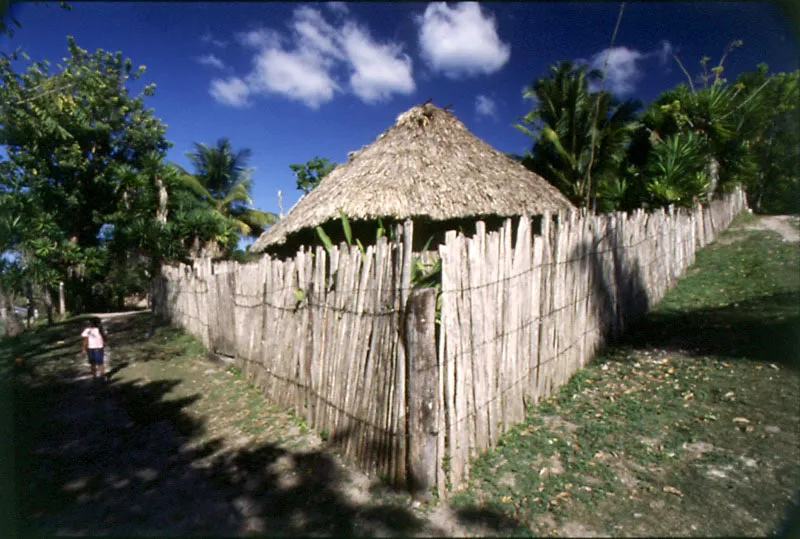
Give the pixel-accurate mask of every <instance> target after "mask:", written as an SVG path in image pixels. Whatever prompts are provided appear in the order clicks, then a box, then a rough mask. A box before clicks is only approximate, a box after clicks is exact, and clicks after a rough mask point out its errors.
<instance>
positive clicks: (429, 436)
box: [154, 191, 746, 495]
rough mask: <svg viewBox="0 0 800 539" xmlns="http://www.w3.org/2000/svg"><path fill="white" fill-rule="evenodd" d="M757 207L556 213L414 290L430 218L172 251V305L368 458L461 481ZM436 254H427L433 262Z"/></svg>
mask: <svg viewBox="0 0 800 539" xmlns="http://www.w3.org/2000/svg"><path fill="white" fill-rule="evenodd" d="M745 208H746V202H745V198H744V194H743V192H742V191H735V192H733V193H731V194H729V195H727V196H726V197H724V198H723V199H721V200H717V201H714V202H712V204H711V205H710V206H709V207H706V208H703V207H700V206H698V207H696V208H694V209H693V210H692V211H691V212H689V211H685V210H678V211H675V210H672V209H670V210H661V211H656V212H653V213H649V214H648V213H646V212H644V211H641V210H637V211H634V212H632V213H631V214H625V213H615V214H609V215H598V216H585V215H583V216H582V215H578V214H575V213H573V214H558V215H555V216H551V215H549V214H545V215H544V216H543V220H542V227H541V233H540V234H534V224H533V221H532V219H530V218H529V217H522V218H519V219H518V223H517V226H516V232H515V233H514V232H513V230H514V229H513V227H512V220H510V219H509V220H507V221H506V222H505V223H504V225H503V226H502V228H500V229H499V230H497V231H493V232H487V231H486V227H485V224H484V223H483V222H478V223H477V226H476V233H475V234H474V235H472V236H471V237H466V236H464V235H463V234H461V233H457V232H455V231H450V232H448V233H447V234H446V239H445V242H444V244H442V245H440V246H439V252H438V257H440V258H441V261H442V280H441V286H442V288H441V304H442V306H441V323H440V325H439V328H438V333H439V336H438V342H436V333H437V332H436V330H435V329H434V328H435V326H434V318H435V304H436V297H435V292H434V291H433V290H417V291H414V290H412V286H411V282H410V279H411V277H410V276H411V265H412V257H413V256H414V253H412V250H411V245H412V237H413V224H412V223H411V222H410V221H408V222H407V223H406V224H405V225H403V226H402V227H398V228H397V229H396V231H395V238H397V240H395V241H394V242H391V243H390V242H388V241H387V240H386V239H385V238H382V239H381V240H380V241H379V242H378V243H377V244H376V245H374V246H370V247H368V248H367V249H366V252H365V253H362V252H361V251H360V250H359V249H357V248H355V247H348V246H346V245H344V244H342V245H340V246H338V247H335V248H333V249H332V250H331V252H330V253H328V252H326V251H325V250H324V249H322V248H317V249H316V250H315V251H314V252H313V253H312V252H311V251H310V250H306V249H303V248H301V249H300V250H299V251H298V253H297V255H296V256H295V257H294V258H291V259H287V260H277V259H274V258H272V257H270V256H264V257H263V258H261V259H260V260H259V261H258V262H257V263H249V264H237V263H234V262H217V263H214V264H212V263H210V262H209V261H200V262H196V263H195V264H194V265H193V266H185V265H179V266H167V267H164V268H163V271H162V275H161V278H160V279H159V281H158V282H157V283H156V286H155V289H154V290H155V293H154V296H155V298H154V299H155V302H154V304H155V308H156V311H157V313H159V314H161V315H162V316H164V317H166V318H168V319H170V320H171V321H172V322H173V323H174V324H176V325H178V326H180V327H183V328H184V329H186V331H187V332H189V333H191V334H192V335H195V336H197V337H198V338H200V339H201V340H202V341H203V343H204V344H205V345H206V346H208V347H209V348H210V349H211V350H213V351H216V352H218V353H222V354H226V355H230V356H235V357H236V359H237V362H238V363H239V365H241V367H242V370H243V372H244V373H245V375H246V376H247V377H248V379H250V380H252V381H253V382H255V383H256V384H257V385H258V386H259V387H260V388H261V389H262V391H263V392H264V394H265V396H266V398H267V399H268V400H270V401H271V402H273V403H275V404H278V405H283V406H286V407H288V408H293V409H294V410H295V411H296V413H298V414H300V415H303V416H304V417H305V418H306V420H307V422H308V424H309V426H311V427H312V428H314V429H316V430H317V431H319V432H327V433H328V435H329V439H330V441H331V442H332V443H334V444H336V445H337V446H338V447H339V448H340V449H341V450H342V451H343V453H344V454H345V455H346V456H347V457H349V458H350V459H351V460H353V461H354V462H356V463H357V464H358V465H360V466H361V467H362V469H364V470H365V471H367V472H369V473H372V474H376V475H380V476H383V477H385V478H387V479H389V480H390V481H391V482H393V483H395V484H397V485H406V486H408V487H410V488H412V489H413V488H416V489H429V488H435V489H436V490H438V492H439V493H440V495H446V491H447V487H448V486H450V487H454V488H458V487H460V486H463V485H465V484H466V482H467V480H468V478H469V460H470V458H472V457H474V456H475V455H477V454H478V453H479V452H482V451H484V450H486V449H489V448H491V447H493V446H494V445H495V444H496V442H497V440H498V438H499V437H500V436H501V435H502V434H503V433H504V432H505V431H506V430H507V429H508V428H509V427H511V426H513V425H514V424H516V423H518V422H520V421H522V420H523V419H524V415H525V410H526V406H527V405H528V404H529V403H534V402H537V401H538V400H540V399H542V398H543V397H546V396H548V395H550V394H552V393H553V391H554V390H555V389H557V388H558V387H559V386H560V385H561V384H563V383H564V382H566V381H567V380H568V379H569V377H570V376H571V375H572V374H573V373H574V372H575V371H576V370H577V369H579V368H580V367H582V366H583V365H585V364H586V363H587V362H588V361H589V360H590V359H591V358H592V357H593V356H594V354H595V352H596V351H597V350H598V348H599V347H600V346H601V345H602V344H603V342H604V339H605V338H606V336H608V335H609V334H619V333H620V332H622V331H624V329H625V328H626V327H627V326H628V325H629V324H630V323H631V322H632V321H633V320H635V319H636V318H638V317H639V316H641V315H642V314H643V313H644V312H646V311H647V310H648V309H649V308H650V307H651V306H652V305H654V304H655V303H656V302H657V301H658V300H659V299H660V298H661V297H662V296H663V294H664V293H665V292H666V291H667V290H668V289H669V288H670V287H671V286H672V285H673V284H674V283H675V280H676V279H677V278H678V277H680V275H682V273H683V272H684V271H685V269H686V267H687V266H689V265H690V264H691V263H692V262H693V261H694V255H695V251H696V250H697V248H699V247H702V246H704V245H706V244H707V243H709V242H711V241H713V240H714V239H715V238H716V234H717V232H718V231H719V230H722V229H724V228H725V227H727V226H728V224H729V223H730V221H731V220H732V219H733V217H734V216H735V215H736V214H738V213H739V212H740V211H742V210H743V209H745ZM436 258H437V253H424V254H422V255H420V256H419V259H420V260H421V261H422V262H423V264H428V265H429V264H430V263H432V261H433V260H434V259H436Z"/></svg>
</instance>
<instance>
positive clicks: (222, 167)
mask: <svg viewBox="0 0 800 539" xmlns="http://www.w3.org/2000/svg"><path fill="white" fill-rule="evenodd" d="M250 155H251V153H250V150H249V149H247V148H245V149H242V150H239V151H234V149H233V147H232V145H231V143H230V140H228V139H227V138H222V139H219V140H218V141H217V143H216V145H215V146H207V145H206V144H197V143H196V144H195V148H194V151H193V152H191V153H189V154H187V156H188V157H189V160H190V161H191V163H192V165H193V167H194V173H193V174H189V173H185V171H184V173H183V174H182V175H181V179H182V181H183V182H184V185H185V186H186V187H188V188H189V189H190V190H191V191H193V192H194V193H195V195H196V196H197V198H198V200H200V201H201V202H202V203H204V204H205V207H206V208H208V209H210V210H211V211H212V213H213V214H214V215H213V216H212V215H201V214H200V213H198V212H194V213H192V214H191V215H192V218H191V219H192V220H193V221H194V222H195V223H196V224H198V225H199V224H201V222H202V223H205V224H208V222H207V220H209V219H215V220H216V221H218V222H220V223H221V222H224V221H226V220H227V221H228V222H229V223H230V224H231V225H232V226H233V227H234V228H235V229H236V230H237V231H238V232H239V233H240V234H241V235H243V236H250V237H258V236H259V235H261V234H262V233H263V232H264V230H265V229H266V227H267V226H269V225H271V224H274V223H275V222H277V220H278V216H277V215H275V214H274V213H270V212H266V211H262V210H258V209H255V208H253V207H252V204H253V200H252V198H251V191H252V185H253V180H252V179H251V177H250V169H249V168H248V167H247V163H248V161H249V159H250ZM203 220H206V221H203ZM221 239H222V238H218V240H214V242H215V243H212V245H214V244H216V245H220V246H222V248H223V251H226V252H227V251H230V249H231V248H232V247H233V245H231V244H230V242H229V241H228V243H221V242H220V241H219V240H221ZM234 243H235V242H234Z"/></svg>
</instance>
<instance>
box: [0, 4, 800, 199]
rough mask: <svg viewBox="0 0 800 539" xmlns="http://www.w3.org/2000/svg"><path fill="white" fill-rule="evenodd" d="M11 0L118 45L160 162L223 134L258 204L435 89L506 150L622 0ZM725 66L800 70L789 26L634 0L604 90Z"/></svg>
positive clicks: (97, 42) (81, 36) (38, 31)
mask: <svg viewBox="0 0 800 539" xmlns="http://www.w3.org/2000/svg"><path fill="white" fill-rule="evenodd" d="M72 7H73V9H72V11H65V10H62V9H59V8H58V7H57V5H56V4H52V5H46V4H45V5H43V4H38V5H36V4H32V3H25V4H17V5H15V6H12V10H13V13H14V15H15V16H16V18H17V19H18V20H19V21H20V22H21V23H22V25H23V27H22V29H21V30H20V31H18V32H17V34H16V35H15V36H14V38H13V39H12V40H11V43H9V40H8V39H5V38H4V39H3V40H2V41H0V47H3V48H8V47H9V44H11V45H15V46H16V45H19V46H22V47H23V48H24V50H25V51H26V52H27V53H28V54H29V55H30V56H31V58H32V59H45V58H47V59H49V60H51V61H55V60H59V59H61V58H62V57H64V56H65V55H66V36H67V35H72V36H74V37H75V39H76V41H77V43H78V45H79V46H81V47H82V48H85V49H89V50H94V49H96V48H103V49H107V50H121V51H122V52H123V54H124V55H125V56H127V57H130V58H131V59H132V60H133V62H134V64H136V65H146V66H147V73H146V75H145V77H144V79H145V81H146V82H154V83H156V85H157V92H156V95H155V96H154V97H153V98H151V99H150V100H149V101H148V103H149V105H150V106H151V107H152V108H153V109H154V110H155V113H156V115H158V116H159V117H160V118H162V120H163V121H164V122H165V123H166V124H167V126H168V128H167V137H168V139H169V140H170V141H172V142H173V143H174V147H173V149H172V150H171V152H170V155H169V158H170V159H172V160H174V161H176V162H178V163H180V164H182V165H184V166H188V162H187V160H186V158H185V156H184V153H185V152H186V151H189V150H190V149H191V148H192V143H193V142H206V143H213V142H214V141H216V140H217V139H218V138H220V137H223V136H225V137H229V138H230V139H231V141H232V143H233V145H234V147H236V148H239V147H248V148H250V149H251V150H252V152H253V158H252V161H251V165H252V166H253V167H255V171H254V173H253V177H254V180H255V186H254V193H253V195H254V201H255V206H256V207H258V208H261V209H264V210H269V211H275V212H277V210H278V205H277V192H278V190H282V191H283V201H284V202H283V205H284V210H285V211H286V210H288V209H289V208H290V207H291V205H292V204H293V203H294V202H295V201H296V200H297V199H298V198H299V196H300V192H299V191H297V189H296V184H295V180H294V177H293V173H292V172H291V170H290V169H289V165H290V164H291V163H303V162H305V161H307V160H308V159H310V158H312V157H314V156H320V157H328V158H329V159H331V160H333V161H335V162H343V161H345V160H346V158H347V152H349V151H352V150H356V149H358V148H360V147H361V146H363V145H365V144H368V143H370V142H371V141H372V140H374V139H375V137H377V136H378V135H379V134H380V133H381V132H382V131H383V130H385V129H386V128H387V127H389V126H390V125H391V124H392V123H393V122H394V120H395V118H396V117H397V116H398V115H399V114H400V113H401V112H403V111H404V110H406V109H408V108H409V107H411V106H413V105H415V104H419V103H421V102H423V101H426V100H427V99H429V98H433V100H434V103H435V104H437V105H440V106H442V105H446V104H449V103H453V106H452V107H451V110H453V111H454V113H455V114H456V115H457V116H458V118H459V119H460V120H461V121H462V122H464V123H465V124H466V125H467V127H468V128H469V129H470V130H472V131H473V132H474V133H475V134H477V135H478V136H480V137H481V138H483V139H484V140H486V141H487V142H488V143H489V144H491V145H492V146H494V147H496V148H497V149H499V150H501V151H506V152H514V153H521V152H522V151H524V150H525V149H526V148H529V147H530V141H529V139H528V138H527V137H526V136H525V135H523V134H522V133H520V132H518V131H517V130H516V129H514V128H513V127H512V124H513V123H514V122H515V121H516V119H517V118H518V117H520V116H522V115H524V114H525V113H527V112H528V111H529V110H530V108H531V106H532V104H531V102H530V101H526V100H524V99H523V98H522V90H523V87H525V86H526V85H529V84H530V83H531V81H532V80H534V79H535V78H538V77H540V76H542V75H543V74H545V73H546V70H547V67H548V66H549V65H551V64H553V63H555V62H557V61H560V60H567V59H572V60H584V61H587V62H599V63H600V65H602V62H603V59H604V58H605V55H604V51H606V48H607V47H608V44H609V40H610V37H611V33H612V31H613V28H614V24H615V22H616V18H617V13H618V10H619V4H617V3H611V2H598V3H578V2H576V3H563V2H551V3H548V2H530V3H483V4H478V3H472V2H469V3H466V2H465V3H449V4H445V3H429V4H426V3H338V2H328V3H313V2H312V3H272V2H266V3H249V2H248V3H223V2H220V3H170V2H158V3H156V2H153V3H143V2H142V3H138V2H130V3H88V2H87V3H80V2H75V3H73V4H72ZM734 39H741V40H742V41H743V46H742V47H740V48H738V49H737V50H735V51H734V52H733V53H732V54H731V55H730V56H729V58H728V60H727V61H726V64H725V65H726V74H727V75H728V76H729V77H730V78H733V77H735V75H736V74H737V73H739V72H741V71H748V70H752V69H754V68H755V67H756V65H757V64H758V63H759V62H766V63H768V64H769V65H770V68H771V70H772V71H788V70H793V69H797V68H798V46H797V41H796V38H795V36H794V35H793V34H792V33H791V31H790V29H789V26H788V25H787V24H786V23H785V22H784V20H783V19H782V17H781V15H780V14H779V13H778V11H777V10H776V9H775V8H774V7H773V6H772V5H770V4H766V3H738V2H737V3H711V2H708V3H706V2H703V3H675V2H669V3H650V2H647V3H644V2H640V3H629V4H626V5H625V11H624V15H623V18H622V22H621V25H620V29H619V33H618V35H617V39H616V42H615V44H614V48H613V49H612V50H611V53H610V56H609V58H610V61H609V72H608V79H607V86H609V87H610V88H611V89H612V90H615V91H616V93H617V95H620V96H621V97H634V98H638V99H641V100H643V101H644V102H647V101H648V100H651V99H653V98H654V97H655V96H657V95H658V94H659V93H660V92H661V91H662V90H664V89H667V88H670V87H672V86H674V85H675V84H677V83H679V82H682V81H683V80H684V78H683V75H682V73H681V72H680V69H679V68H678V66H677V64H676V63H675V61H674V60H673V59H672V58H671V55H672V54H677V55H678V56H679V57H680V58H681V60H682V61H683V63H684V65H686V67H687V68H688V69H689V70H690V71H692V72H693V73H697V72H698V70H699V65H698V60H699V59H700V58H701V57H702V56H704V55H708V56H710V57H711V58H712V61H717V60H718V59H719V56H720V54H721V53H722V51H723V50H724V48H725V46H726V44H727V43H729V42H730V41H732V40H734Z"/></svg>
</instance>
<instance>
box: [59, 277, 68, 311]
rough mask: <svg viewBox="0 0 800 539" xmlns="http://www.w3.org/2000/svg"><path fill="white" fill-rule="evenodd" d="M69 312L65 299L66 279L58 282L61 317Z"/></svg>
mask: <svg viewBox="0 0 800 539" xmlns="http://www.w3.org/2000/svg"><path fill="white" fill-rule="evenodd" d="M66 312H67V304H66V301H64V281H59V283H58V315H59V317H60V318H64V315H65V314H66Z"/></svg>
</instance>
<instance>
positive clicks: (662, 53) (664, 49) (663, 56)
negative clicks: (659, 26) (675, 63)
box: [654, 39, 675, 65]
mask: <svg viewBox="0 0 800 539" xmlns="http://www.w3.org/2000/svg"><path fill="white" fill-rule="evenodd" d="M654 54H656V55H658V60H659V62H661V65H664V64H666V63H667V62H669V61H670V60H671V59H672V56H673V55H674V54H675V47H673V46H672V43H670V42H669V41H667V40H666V39H665V40H663V41H662V42H661V48H659V49H658V50H656V51H654Z"/></svg>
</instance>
